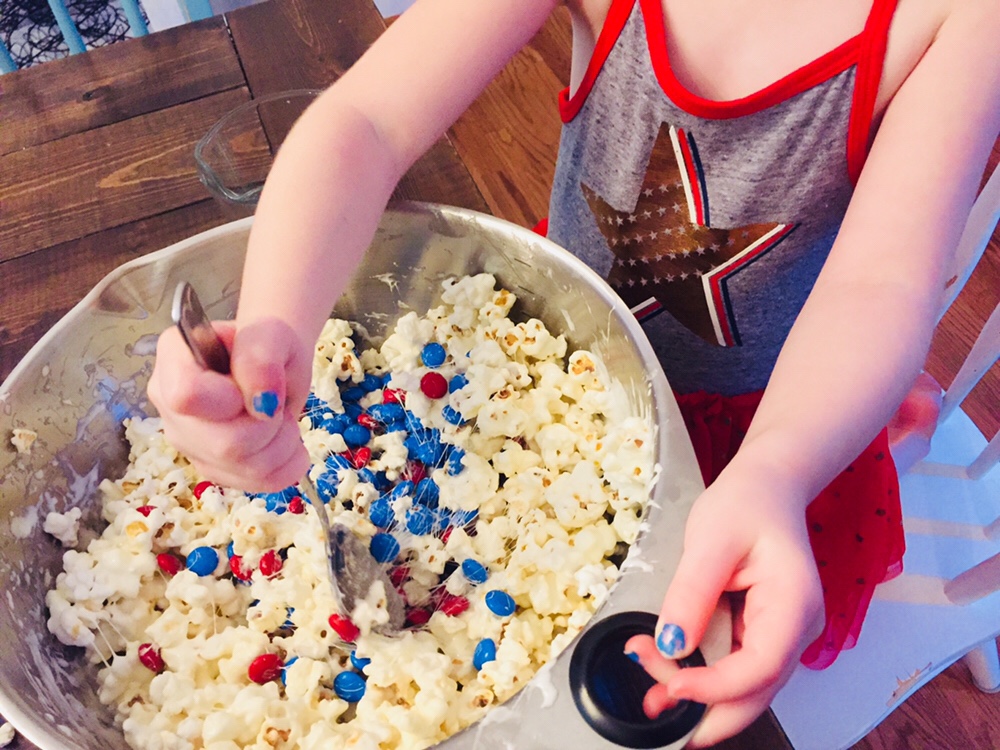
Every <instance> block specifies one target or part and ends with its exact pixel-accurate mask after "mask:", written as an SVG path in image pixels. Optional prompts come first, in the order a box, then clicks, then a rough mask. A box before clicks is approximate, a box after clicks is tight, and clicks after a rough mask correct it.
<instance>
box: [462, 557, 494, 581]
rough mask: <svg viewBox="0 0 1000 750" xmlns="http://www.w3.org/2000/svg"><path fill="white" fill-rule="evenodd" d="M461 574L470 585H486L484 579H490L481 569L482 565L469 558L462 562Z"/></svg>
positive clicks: (483, 568) (485, 571) (487, 572)
mask: <svg viewBox="0 0 1000 750" xmlns="http://www.w3.org/2000/svg"><path fill="white" fill-rule="evenodd" d="M462 573H463V574H464V575H465V577H466V578H468V579H469V580H470V581H472V583H486V579H487V578H489V577H490V574H489V571H488V570H486V568H485V567H483V564H482V563H481V562H479V561H478V560H474V559H472V558H471V557H467V558H466V559H464V560H463V561H462Z"/></svg>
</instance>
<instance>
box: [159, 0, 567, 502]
mask: <svg viewBox="0 0 1000 750" xmlns="http://www.w3.org/2000/svg"><path fill="white" fill-rule="evenodd" d="M557 2H558V0H490V1H489V2H487V1H486V0H419V2H417V3H416V4H415V5H413V7H411V8H410V9H409V10H407V11H406V13H404V14H403V15H402V16H401V17H400V18H399V19H398V20H397V21H396V22H395V23H394V24H393V25H392V26H391V27H390V28H389V29H388V30H387V31H386V32H385V33H384V34H383V35H382V36H381V37H380V38H379V39H378V41H377V42H376V43H375V44H374V45H372V47H371V49H369V50H368V51H367V52H366V53H365V54H364V55H363V56H362V57H361V59H360V60H358V62H357V63H356V64H355V65H354V66H353V67H352V68H351V69H350V70H348V71H347V73H346V74H345V75H344V76H343V77H342V78H341V79H340V80H339V81H337V82H336V83H335V84H334V85H333V86H331V87H330V88H329V89H328V90H327V91H326V92H324V93H323V94H322V95H321V96H320V97H319V98H318V99H317V101H316V102H315V103H314V104H313V105H312V106H310V107H309V109H308V110H307V111H306V112H305V113H304V114H303V116H302V117H301V118H300V119H299V121H298V122H297V123H296V124H295V126H294V127H293V129H292V131H291V133H290V134H289V136H288V138H287V139H286V141H285V143H284V145H283V146H282V147H281V150H280V153H279V154H278V157H277V159H276V160H275V164H274V166H273V168H272V170H271V172H270V174H269V176H268V178H267V183H266V185H265V187H264V191H263V193H262V195H261V198H260V203H259V205H258V208H257V212H256V218H255V220H254V226H253V230H252V232H251V235H250V241H249V248H248V253H247V262H246V267H245V270H244V274H243V286H242V292H241V295H240V304H239V310H238V313H237V318H236V326H235V330H233V329H231V328H230V329H227V331H226V332H225V335H226V337H227V343H229V344H230V345H231V348H232V368H233V378H228V377H223V376H219V375H217V374H215V373H206V372H199V371H198V370H197V368H196V367H195V366H194V363H193V361H192V360H191V358H190V355H189V354H188V353H187V352H186V351H185V350H184V347H183V344H182V343H181V341H180V338H179V336H178V334H177V332H176V330H173V329H172V330H171V331H168V332H167V333H165V334H164V336H162V337H161V340H160V343H159V355H160V356H158V357H157V363H156V369H155V371H154V374H153V378H152V380H151V382H150V387H149V392H150V397H151V398H152V400H153V402H154V403H155V404H156V405H157V407H158V408H159V410H160V413H161V415H162V416H163V418H164V427H165V430H166V432H167V436H168V437H169V439H170V440H171V441H172V442H173V443H174V445H175V446H176V447H177V448H178V449H179V450H180V451H182V452H183V453H184V454H185V455H187V456H189V457H190V458H191V459H192V460H193V461H194V462H195V464H196V465H197V466H198V468H199V469H200V470H202V471H203V472H204V473H205V474H206V476H208V477H210V478H212V479H215V480H216V481H219V482H222V483H227V484H232V485H234V486H238V487H245V488H248V489H257V490H261V489H271V490H274V489H279V488H281V487H284V486H288V485H290V484H293V483H295V482H296V481H298V479H299V478H300V477H301V476H302V473H303V472H304V471H305V469H306V467H307V465H308V460H307V458H306V454H305V449H304V448H303V447H302V444H301V440H300V439H299V435H298V428H297V419H298V415H299V411H300V409H301V407H302V405H303V403H304V401H305V397H306V394H307V392H308V387H309V378H310V374H311V372H310V370H311V363H312V346H313V343H314V342H315V340H316V338H317V336H318V335H319V332H320V330H321V328H322V325H323V321H324V320H326V319H327V318H328V317H329V314H330V311H331V309H332V308H333V304H334V302H335V301H336V299H337V298H338V297H339V296H340V294H341V292H342V291H343V290H344V288H345V287H346V286H347V284H348V282H349V281H350V278H351V276H352V275H353V273H354V271H355V269H356V268H357V266H358V265H359V263H360V262H361V259H362V256H363V255H364V252H365V250H366V249H367V248H368V245H369V243H370V242H371V239H372V236H373V235H374V232H375V228H376V226H377V224H378V221H379V218H380V217H381V215H382V212H383V211H384V210H385V207H386V203H387V202H388V200H389V197H390V196H391V194H392V191H393V189H394V187H395V185H396V183H397V181H398V180H399V179H400V177H402V176H403V174H404V173H405V172H406V170H407V169H408V168H409V166H410V165H411V164H412V163H413V162H414V161H416V159H417V158H418V157H419V156H420V155H421V154H423V153H424V152H425V151H426V150H427V149H428V148H429V147H430V146H431V145H432V144H433V143H434V142H435V141H436V140H437V139H438V138H439V137H440V136H441V134H442V133H444V132H445V130H447V128H448V127H449V126H450V125H451V123H452V122H454V121H455V120H456V119H457V118H458V116H459V115H460V114H461V113H462V112H463V111H464V110H465V109H466V107H467V106H468V105H469V104H470V103H471V102H472V100H473V99H474V98H475V97H476V96H477V95H478V94H479V93H480V92H481V91H482V89H484V88H485V87H486V85H487V84H488V83H489V81H490V80H491V79H492V78H493V77H494V76H495V75H496V74H497V73H498V72H499V71H500V69H501V68H502V67H503V66H504V65H505V64H506V63H507V62H508V60H510V58H511V57H513V56H514V54H515V53H516V52H517V51H518V50H519V49H520V48H521V47H522V46H523V45H524V44H526V43H527V42H528V41H529V40H530V38H531V37H532V35H533V34H534V33H535V32H536V31H537V30H538V29H539V28H540V27H541V25H542V23H543V22H544V21H545V19H546V17H547V16H548V15H549V13H551V11H552V10H553V8H554V7H555V6H556V4H557ZM272 396H273V397H272ZM274 397H276V398H274ZM255 403H256V404H257V408H256V409H255ZM274 404H277V406H276V410H275V409H272V408H271V407H272V405H274ZM268 411H270V412H271V413H272V414H273V417H270V418H268V417H267V416H265V414H266V412H268Z"/></svg>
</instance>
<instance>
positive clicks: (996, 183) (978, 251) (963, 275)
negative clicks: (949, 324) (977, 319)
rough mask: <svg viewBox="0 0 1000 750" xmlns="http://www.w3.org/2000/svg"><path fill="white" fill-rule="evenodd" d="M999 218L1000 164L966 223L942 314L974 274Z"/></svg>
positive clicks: (941, 314)
mask: <svg viewBox="0 0 1000 750" xmlns="http://www.w3.org/2000/svg"><path fill="white" fill-rule="evenodd" d="M998 221H1000V166H998V167H996V168H995V169H994V170H993V174H992V175H990V179H989V180H987V182H986V185H984V186H983V189H982V190H981V191H980V192H979V196H978V197H977V198H976V201H975V203H973V204H972V210H971V211H970V212H969V218H968V219H967V220H966V222H965V229H964V230H963V232H962V236H961V237H960V238H959V240H958V245H957V246H956V247H955V258H954V260H953V266H952V268H953V273H952V275H951V277H950V278H949V280H948V281H949V283H948V287H947V289H945V293H944V298H943V299H942V304H941V313H940V316H944V314H945V312H947V310H948V308H949V307H951V304H952V303H953V302H954V301H955V298H956V297H958V293H959V292H961V291H962V288H963V287H964V286H965V283H966V282H967V281H968V280H969V277H970V276H972V272H973V270H975V268H976V264H977V263H979V259H980V258H982V257H983V252H984V251H985V250H986V246H987V245H988V244H989V241H990V237H992V236H993V231H994V230H995V229H996V226H997V222H998ZM940 316H939V317H940Z"/></svg>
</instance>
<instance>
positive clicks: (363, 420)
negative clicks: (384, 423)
mask: <svg viewBox="0 0 1000 750" xmlns="http://www.w3.org/2000/svg"><path fill="white" fill-rule="evenodd" d="M357 422H358V424H359V425H361V426H362V427H367V428H368V429H369V430H374V429H375V428H376V427H379V423H378V421H377V420H376V419H375V417H373V416H372V415H371V414H369V413H368V412H362V413H361V414H359V415H358V419H357Z"/></svg>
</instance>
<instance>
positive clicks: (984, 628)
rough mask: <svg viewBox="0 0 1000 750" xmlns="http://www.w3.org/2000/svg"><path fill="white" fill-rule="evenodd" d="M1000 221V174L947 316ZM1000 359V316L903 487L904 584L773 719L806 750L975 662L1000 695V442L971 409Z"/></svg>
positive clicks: (852, 733) (898, 583) (975, 216)
mask: <svg viewBox="0 0 1000 750" xmlns="http://www.w3.org/2000/svg"><path fill="white" fill-rule="evenodd" d="M998 220H1000V168H997V169H995V170H994V172H993V175H992V176H991V178H990V179H989V181H988V182H987V184H986V186H985V187H984V188H983V190H982V191H981V193H980V195H979V197H978V198H977V200H976V203H975V205H974V207H973V210H972V213H971V214H970V216H969V219H968V222H967V224H966V228H965V231H964V233H963V235H962V238H961V240H960V242H959V247H958V250H957V257H956V266H955V267H956V272H955V274H954V277H953V279H952V280H951V281H950V285H949V286H948V288H947V290H946V293H945V299H944V304H943V306H942V315H943V313H944V310H945V309H947V307H948V306H950V305H951V303H952V302H954V300H955V298H956V297H957V296H958V293H959V291H960V290H961V288H962V286H963V285H964V284H965V282H966V281H967V280H968V278H969V276H970V275H971V274H972V270H973V268H974V267H975V266H976V264H977V263H978V261H979V259H980V257H981V256H982V254H983V251H984V249H985V247H986V245H987V243H988V241H989V239H990V236H991V235H992V233H993V231H994V228H995V227H996V226H997V222H998ZM998 358H1000V307H998V308H997V309H996V310H994V312H993V314H992V315H991V316H990V317H989V319H988V321H987V322H986V324H985V326H984V327H983V329H982V331H981V333H980V335H979V337H978V339H977V341H976V343H975V345H974V346H973V348H972V350H971V352H970V353H969V355H968V357H967V358H966V360H965V362H964V364H963V365H962V367H961V368H960V370H959V372H958V373H957V375H956V376H955V379H954V381H953V382H952V384H951V386H950V387H949V388H948V389H947V391H946V392H945V393H944V395H943V400H942V406H941V412H940V415H939V417H938V420H937V426H936V428H935V429H934V432H933V438H932V440H931V443H930V452H929V454H928V455H927V456H926V458H923V459H922V460H919V461H917V462H916V463H915V464H914V465H913V466H912V467H911V468H909V470H908V471H906V472H905V473H903V474H902V475H901V476H900V498H901V501H902V504H903V526H904V530H905V533H906V555H905V557H904V558H903V570H904V572H903V574H901V575H900V576H898V577H897V578H895V579H893V580H891V581H888V582H886V583H883V584H882V585H880V586H879V587H878V588H877V589H876V590H875V598H874V599H873V601H872V604H871V607H870V609H869V613H868V617H867V619H866V620H865V624H864V627H863V628H862V631H861V635H860V636H859V639H858V643H857V645H856V646H855V647H854V648H853V649H851V650H848V651H845V652H844V653H842V654H841V655H840V657H839V658H838V659H837V661H836V662H834V664H833V666H831V667H829V668H828V669H826V670H823V671H813V670H809V669H806V668H804V667H802V666H799V668H798V669H797V670H796V672H795V673H794V674H793V676H792V678H791V680H790V681H789V682H788V684H787V685H785V687H784V688H783V689H782V690H781V692H780V693H779V694H778V695H777V696H776V698H775V700H774V702H773V703H772V706H771V708H772V709H773V711H774V714H775V715H776V717H777V719H778V721H779V723H780V724H781V726H782V729H783V730H784V731H785V733H786V735H787V736H788V739H789V741H790V742H791V744H792V746H793V747H794V748H795V750H838V749H840V748H848V747H850V746H851V745H853V744H854V743H855V742H857V741H858V740H860V739H861V738H862V737H864V736H865V735H866V734H867V733H868V732H870V731H871V730H872V729H874V728H875V727H876V726H877V725H878V724H879V723H880V722H881V721H882V720H883V719H885V718H886V716H888V715H889V713H891V712H892V711H893V709H895V708H896V707H898V706H899V705H900V704H901V703H902V702H903V701H905V700H906V699H907V698H908V697H909V696H910V695H912V694H913V693H914V692H915V691H916V690H917V689H918V688H920V687H921V686H922V685H924V684H926V683H927V682H928V681H929V680H930V679H932V678H933V677H934V676H935V675H937V674H938V673H940V672H941V671H943V670H944V669H946V668H947V667H948V666H950V665H951V664H953V663H954V662H956V661H957V660H959V659H962V658H964V659H965V662H966V664H967V665H968V667H969V669H970V671H971V673H972V676H973V681H974V683H975V685H976V686H977V687H978V688H979V689H980V690H983V691H986V692H996V691H1000V662H998V657H997V642H996V639H997V636H998V635H1000V469H997V468H996V467H997V463H998V459H1000V434H998V435H997V436H995V437H993V438H992V440H990V441H989V442H987V441H986V440H985V438H984V437H983V435H982V434H981V433H980V432H979V429H978V428H977V427H976V426H975V424H973V422H972V420H971V419H969V417H968V416H967V415H966V414H965V412H963V411H962V409H960V408H959V405H960V404H961V403H962V401H963V400H964V399H965V397H966V396H967V395H968V394H969V393H970V392H971V390H972V388H973V387H974V386H975V385H976V383H978V382H979V380H980V379H981V378H982V376H983V375H984V374H985V373H986V371H987V370H988V369H989V368H990V367H991V366H992V365H993V364H994V363H995V362H996V361H997V360H998Z"/></svg>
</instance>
